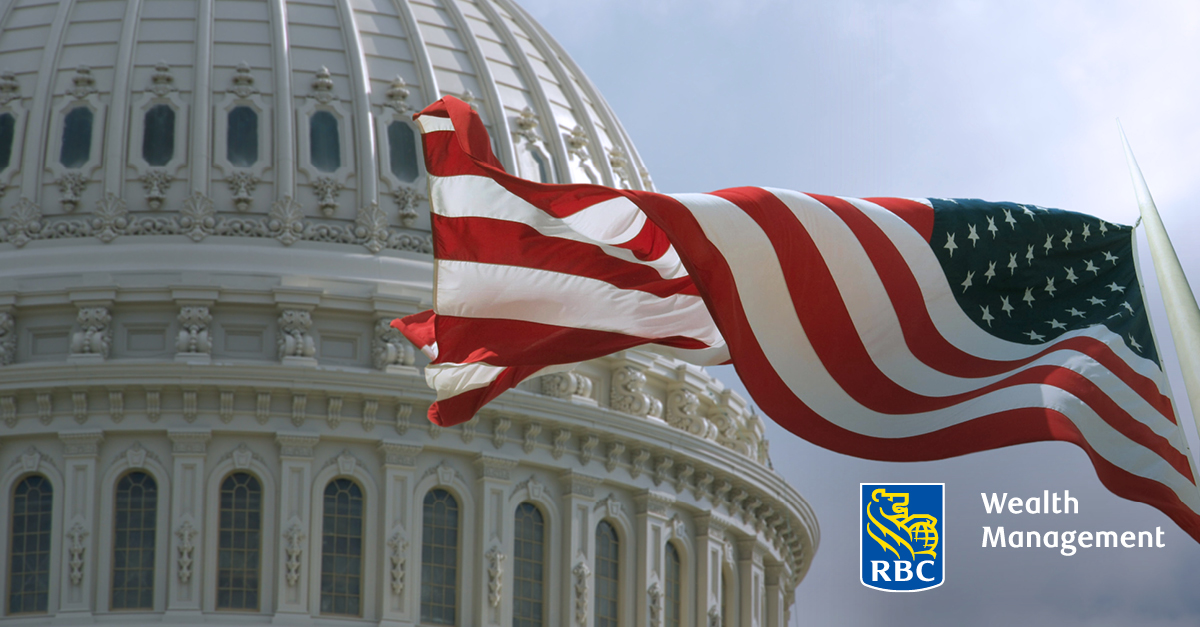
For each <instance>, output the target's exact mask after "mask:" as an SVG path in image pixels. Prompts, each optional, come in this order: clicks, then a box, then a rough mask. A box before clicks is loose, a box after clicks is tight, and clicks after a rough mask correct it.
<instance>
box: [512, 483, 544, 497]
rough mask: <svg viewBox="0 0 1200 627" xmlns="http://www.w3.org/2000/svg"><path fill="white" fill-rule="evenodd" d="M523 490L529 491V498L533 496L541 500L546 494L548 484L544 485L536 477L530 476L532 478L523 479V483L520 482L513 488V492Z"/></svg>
mask: <svg viewBox="0 0 1200 627" xmlns="http://www.w3.org/2000/svg"><path fill="white" fill-rule="evenodd" d="M521 490H526V491H528V492H529V498H531V499H533V500H535V501H540V500H541V499H542V497H543V496H544V495H545V494H546V486H544V485H542V482H540V481H538V480H537V479H536V478H534V477H530V478H528V479H526V480H524V481H522V482H521V483H518V484H517V486H516V487H515V488H513V494H516V493H517V492H520V491H521Z"/></svg>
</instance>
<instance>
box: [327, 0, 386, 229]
mask: <svg viewBox="0 0 1200 627" xmlns="http://www.w3.org/2000/svg"><path fill="white" fill-rule="evenodd" d="M335 4H337V7H338V16H339V17H340V18H341V22H342V40H343V41H344V42H345V43H346V47H347V48H348V49H347V50H346V57H347V58H348V60H349V61H350V68H349V69H350V85H351V87H352V89H351V97H352V102H353V109H352V110H353V111H354V118H355V119H354V138H355V142H354V143H355V147H356V152H357V155H356V159H357V161H358V164H357V167H356V169H355V174H354V179H355V184H356V186H357V187H358V194H359V206H363V207H365V206H367V205H370V204H371V203H373V202H378V201H379V192H378V189H379V168H378V165H377V164H378V161H376V159H375V132H374V129H373V128H372V126H373V125H372V124H371V77H370V76H369V75H368V73H367V60H366V59H365V58H364V52H363V42H362V35H361V33H360V31H359V28H358V23H357V22H356V21H355V11H354V8H353V7H351V6H350V2H349V0H335Z"/></svg>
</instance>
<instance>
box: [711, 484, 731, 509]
mask: <svg viewBox="0 0 1200 627" xmlns="http://www.w3.org/2000/svg"><path fill="white" fill-rule="evenodd" d="M732 489H733V484H732V483H729V482H728V481H721V483H718V484H717V489H716V491H715V492H713V503H714V504H718V503H724V502H725V495H726V494H728V493H729V491H730V490H732Z"/></svg>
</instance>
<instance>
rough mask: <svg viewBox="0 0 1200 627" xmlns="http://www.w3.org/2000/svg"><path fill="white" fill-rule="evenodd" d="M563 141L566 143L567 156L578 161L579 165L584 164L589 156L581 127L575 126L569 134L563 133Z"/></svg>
mask: <svg viewBox="0 0 1200 627" xmlns="http://www.w3.org/2000/svg"><path fill="white" fill-rule="evenodd" d="M563 139H565V140H566V141H567V154H568V156H571V157H575V158H576V159H579V163H584V162H586V161H587V160H588V159H589V158H591V155H590V154H588V149H587V147H588V136H587V132H586V131H584V130H583V127H582V126H576V127H575V128H573V129H571V132H570V133H563Z"/></svg>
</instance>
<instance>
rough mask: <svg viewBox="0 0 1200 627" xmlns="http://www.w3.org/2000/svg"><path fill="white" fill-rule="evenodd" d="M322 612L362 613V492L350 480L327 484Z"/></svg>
mask: <svg viewBox="0 0 1200 627" xmlns="http://www.w3.org/2000/svg"><path fill="white" fill-rule="evenodd" d="M324 512H325V515H324V518H323V521H324V522H323V526H322V532H321V613H322V614H348V615H350V616H361V615H362V560H363V554H362V543H363V533H362V528H363V494H362V490H361V489H360V488H359V487H358V484H356V483H354V482H353V481H351V480H349V479H345V478H342V479H334V480H333V481H330V482H329V485H327V486H325V506H324Z"/></svg>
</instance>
